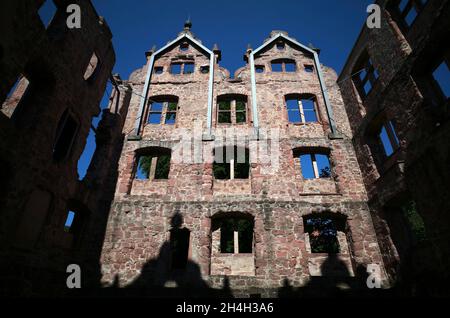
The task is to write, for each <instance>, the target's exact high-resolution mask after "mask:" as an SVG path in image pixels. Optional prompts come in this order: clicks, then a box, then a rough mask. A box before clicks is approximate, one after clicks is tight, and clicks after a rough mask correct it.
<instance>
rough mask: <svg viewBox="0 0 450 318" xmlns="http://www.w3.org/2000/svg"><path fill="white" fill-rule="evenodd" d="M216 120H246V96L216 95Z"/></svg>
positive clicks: (232, 121)
mask: <svg viewBox="0 0 450 318" xmlns="http://www.w3.org/2000/svg"><path fill="white" fill-rule="evenodd" d="M217 122H218V123H219V124H243V123H246V122H247V96H245V95H221V96H218V97H217Z"/></svg>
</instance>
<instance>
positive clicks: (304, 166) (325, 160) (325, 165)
mask: <svg viewBox="0 0 450 318" xmlns="http://www.w3.org/2000/svg"><path fill="white" fill-rule="evenodd" d="M299 158H300V167H301V171H302V176H303V179H319V178H330V177H331V165H330V159H329V157H328V154H325V153H317V152H312V153H304V152H303V153H300V155H299Z"/></svg>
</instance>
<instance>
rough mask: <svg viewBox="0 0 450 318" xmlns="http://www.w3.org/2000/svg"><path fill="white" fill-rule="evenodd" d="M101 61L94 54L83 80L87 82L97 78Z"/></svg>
mask: <svg viewBox="0 0 450 318" xmlns="http://www.w3.org/2000/svg"><path fill="white" fill-rule="evenodd" d="M98 64H99V60H98V57H97V54H95V53H93V54H92V56H91V59H90V60H89V64H88V66H87V67H86V70H85V72H84V75H83V78H84V80H85V81H87V80H92V79H94V78H95V74H96V73H97V68H98Z"/></svg>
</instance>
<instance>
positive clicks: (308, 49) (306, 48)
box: [253, 32, 316, 55]
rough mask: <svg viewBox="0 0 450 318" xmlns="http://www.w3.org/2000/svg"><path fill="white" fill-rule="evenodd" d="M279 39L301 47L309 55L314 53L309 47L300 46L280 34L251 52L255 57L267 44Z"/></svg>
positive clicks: (298, 43)
mask: <svg viewBox="0 0 450 318" xmlns="http://www.w3.org/2000/svg"><path fill="white" fill-rule="evenodd" d="M280 37H281V38H284V39H285V40H287V41H289V42H291V43H293V44H295V45H297V46H299V47H301V48H302V49H304V50H306V51H308V52H310V53H311V54H314V53H316V52H315V51H314V50H313V49H311V48H309V47H307V46H305V45H303V44H301V43H300V42H297V41H296V40H294V39H293V38H290V37H289V36H287V35H284V34H283V33H281V32H280V33H278V34H277V35H275V36H274V37H272V38H271V39H270V40H269V41H267V42H265V43H263V44H262V45H261V46H260V47H258V48H257V49H255V50H253V54H254V55H256V54H257V53H258V52H259V51H261V50H262V49H264V48H265V47H266V46H268V45H269V44H271V43H272V42H273V41H275V40H276V39H278V38H280Z"/></svg>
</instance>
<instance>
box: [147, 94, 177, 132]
mask: <svg viewBox="0 0 450 318" xmlns="http://www.w3.org/2000/svg"><path fill="white" fill-rule="evenodd" d="M177 110H178V97H176V96H155V97H152V98H151V99H150V106H149V111H148V119H147V123H148V124H152V125H160V124H166V125H174V124H175V122H176V118H177Z"/></svg>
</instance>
